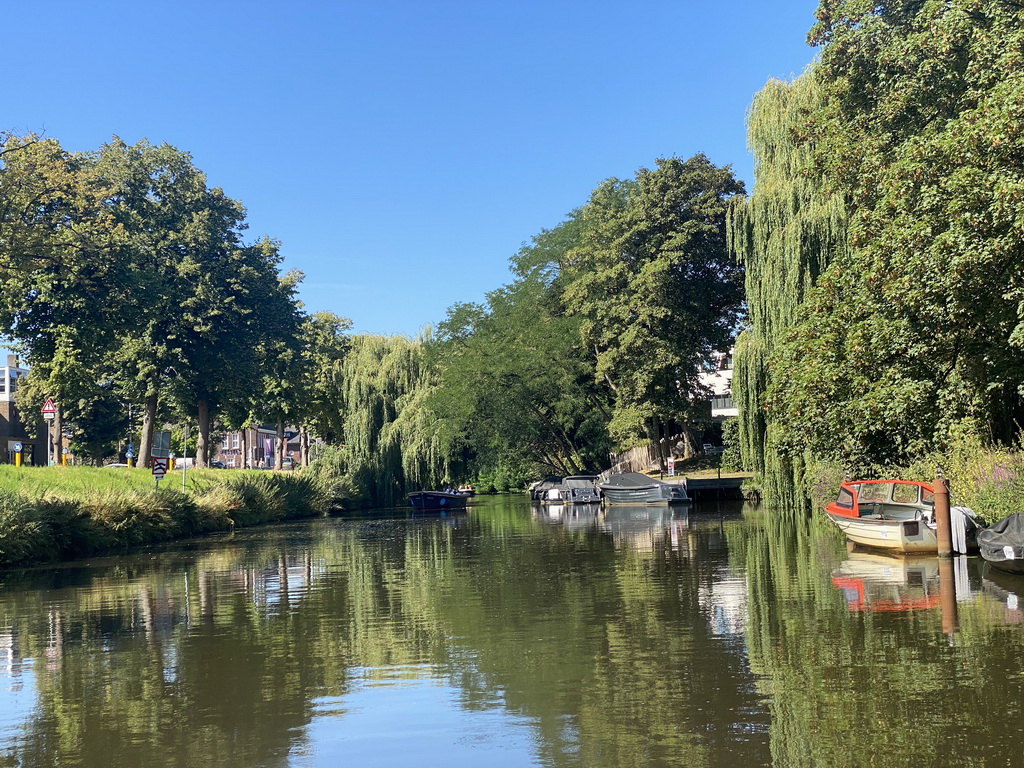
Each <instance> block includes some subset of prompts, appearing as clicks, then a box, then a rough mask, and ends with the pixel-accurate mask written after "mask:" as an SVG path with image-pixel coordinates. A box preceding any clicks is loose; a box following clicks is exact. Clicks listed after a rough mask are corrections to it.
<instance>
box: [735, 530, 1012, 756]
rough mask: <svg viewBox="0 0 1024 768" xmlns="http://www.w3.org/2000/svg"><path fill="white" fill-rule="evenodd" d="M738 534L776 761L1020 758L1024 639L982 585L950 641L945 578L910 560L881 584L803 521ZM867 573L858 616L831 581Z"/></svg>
mask: <svg viewBox="0 0 1024 768" xmlns="http://www.w3.org/2000/svg"><path fill="white" fill-rule="evenodd" d="M733 534H734V536H733V539H732V541H731V545H732V552H733V556H734V557H739V558H742V559H743V560H744V561H745V564H746V569H747V572H748V574H749V583H750V585H751V594H750V600H749V631H748V639H747V644H748V647H749V649H750V658H751V664H752V666H753V669H754V671H755V672H757V673H758V674H759V675H760V676H762V677H763V683H762V687H763V690H764V691H765V693H767V694H770V696H771V698H770V702H771V716H772V728H771V749H772V762H773V764H775V765H780V766H783V765H784V766H794V767H797V768H798V767H799V766H808V767H810V766H814V767H815V768H821V767H827V766H851V765H879V766H887V767H892V766H911V765H915V766H916V765H952V764H969V765H1005V764H1009V763H1007V759H1008V756H1011V755H1017V754H1019V751H1020V750H1019V738H1020V733H1019V730H1017V729H1016V727H1008V718H1007V714H1006V713H1007V709H1009V710H1010V711H1011V713H1015V712H1016V710H1017V709H1018V707H1019V703H1020V702H1021V701H1022V694H1024V690H1022V677H1021V674H1020V673H1021V671H1022V670H1021V662H1020V659H1021V651H1022V645H1024V639H1022V637H1021V635H1020V634H1019V632H1015V631H1010V632H1008V631H1007V629H1006V627H1005V626H1003V623H1002V622H1000V621H993V620H992V619H993V618H994V617H995V616H997V614H998V613H999V611H998V610H994V609H993V605H992V600H991V599H989V598H988V597H987V596H985V595H977V594H973V590H974V586H972V593H971V594H960V595H959V596H958V598H959V600H960V603H959V605H958V607H959V628H958V631H957V632H956V634H954V635H949V634H945V633H944V632H943V616H942V611H941V609H940V608H939V607H938V604H937V602H936V601H935V600H934V599H932V598H933V597H934V596H935V589H936V587H937V573H936V574H935V575H933V574H931V572H930V571H928V569H925V570H924V571H922V572H920V573H918V570H919V569H918V568H916V567H915V566H913V565H907V564H904V563H899V564H894V565H893V568H892V569H891V570H890V571H889V572H887V573H886V575H885V576H884V578H883V577H881V576H879V575H877V574H876V575H874V576H871V575H870V574H868V573H866V572H865V571H864V570H863V564H862V563H861V564H859V565H855V564H852V563H851V561H855V560H856V558H849V557H848V556H847V553H846V552H845V549H844V548H843V543H842V541H841V540H840V539H838V538H837V537H836V536H835V535H834V532H833V531H832V530H831V529H829V528H823V527H822V526H821V524H820V520H819V519H816V518H812V519H808V518H806V517H804V516H803V515H798V516H795V517H794V516H785V515H780V514H775V515H771V516H765V517H764V519H763V525H760V526H744V527H742V528H737V529H735V531H733ZM857 567H859V568H860V569H861V570H859V571H858V573H859V574H860V576H862V577H864V578H865V579H866V580H867V585H866V589H865V591H864V601H863V602H862V603H861V604H857V605H851V603H850V602H849V597H850V595H849V590H848V589H846V588H844V585H843V584H839V585H837V584H836V583H834V581H833V578H832V576H833V574H849V573H851V572H853V571H854V570H855V568H857ZM965 567H966V566H965ZM936 572H937V569H936ZM898 573H903V574H904V575H905V576H906V578H905V579H903V580H902V581H900V580H899V579H898V578H897V574H898ZM933 576H935V578H933ZM972 584H974V585H976V584H977V579H973V580H972ZM845 586H849V585H845ZM1013 716H1014V715H1012V714H1011V715H1010V719H1009V722H1011V723H1012V722H1013V720H1012V717H1013Z"/></svg>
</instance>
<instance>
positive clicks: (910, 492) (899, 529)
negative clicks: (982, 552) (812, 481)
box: [825, 480, 978, 554]
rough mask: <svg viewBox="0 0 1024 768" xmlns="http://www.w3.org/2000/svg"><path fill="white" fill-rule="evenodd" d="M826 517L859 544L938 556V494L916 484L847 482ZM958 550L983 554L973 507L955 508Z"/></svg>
mask: <svg viewBox="0 0 1024 768" xmlns="http://www.w3.org/2000/svg"><path fill="white" fill-rule="evenodd" d="M825 514H827V515H828V516H829V519H830V520H831V521H832V522H833V523H835V524H836V525H837V526H839V529H840V530H841V531H842V532H843V533H844V534H846V538H847V539H849V540H850V541H852V542H853V543H855V544H859V545H861V546H864V547H873V548H875V549H884V550H888V551H890V552H900V553H903V554H913V553H934V552H938V548H939V545H938V539H937V538H936V535H935V492H934V490H933V489H932V486H930V485H928V484H927V483H922V482H918V481H916V480H847V481H846V482H844V483H843V484H842V485H840V486H839V494H838V496H837V497H836V500H835V501H833V502H832V503H831V504H828V505H827V506H826V507H825ZM950 517H951V522H952V528H953V548H954V550H956V551H957V552H960V553H966V552H967V550H968V549H972V550H973V549H977V541H976V534H977V531H978V525H977V523H976V522H975V518H974V513H973V512H971V510H970V509H968V508H967V507H952V508H951V509H950Z"/></svg>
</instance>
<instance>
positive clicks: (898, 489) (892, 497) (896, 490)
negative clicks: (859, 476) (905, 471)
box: [840, 482, 935, 506]
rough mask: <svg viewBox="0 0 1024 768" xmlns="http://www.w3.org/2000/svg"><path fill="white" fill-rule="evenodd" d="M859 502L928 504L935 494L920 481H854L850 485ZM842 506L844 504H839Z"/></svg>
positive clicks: (931, 501)
mask: <svg viewBox="0 0 1024 768" xmlns="http://www.w3.org/2000/svg"><path fill="white" fill-rule="evenodd" d="M851 487H852V488H853V490H854V491H856V493H857V502H858V503H859V504H913V505H915V506H916V505H920V504H928V505H932V504H934V503H935V494H934V493H933V492H932V490H931V489H930V488H928V487H927V486H924V485H921V484H920V483H909V482H907V483H896V482H884V483H856V484H854V485H852V486H851ZM840 506H844V505H840Z"/></svg>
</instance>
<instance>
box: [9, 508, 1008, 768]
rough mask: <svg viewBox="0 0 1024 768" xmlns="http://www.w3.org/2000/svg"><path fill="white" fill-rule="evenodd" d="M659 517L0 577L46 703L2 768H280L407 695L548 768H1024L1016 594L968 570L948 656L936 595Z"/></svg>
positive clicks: (723, 527) (420, 522) (468, 530)
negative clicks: (461, 712)
mask: <svg viewBox="0 0 1024 768" xmlns="http://www.w3.org/2000/svg"><path fill="white" fill-rule="evenodd" d="M602 514H603V513H602ZM646 519H647V521H648V523H649V524H647V525H645V524H642V522H643V521H642V520H640V518H639V517H633V518H630V520H629V521H628V525H624V526H620V527H616V526H614V525H610V524H606V523H608V521H607V520H606V519H605V520H601V519H599V516H598V514H596V513H595V514H594V516H593V518H590V517H587V516H586V515H585V516H584V517H583V518H582V519H580V518H579V517H576V518H573V517H572V515H566V514H565V513H563V516H562V523H561V524H559V525H553V524H550V522H542V521H541V520H539V519H537V518H534V517H532V516H531V515H530V514H529V513H528V512H526V511H525V510H524V509H523V508H522V507H520V506H518V505H516V504H511V503H510V504H508V505H505V506H501V505H492V506H490V507H488V508H487V509H486V511H485V512H473V513H471V514H469V515H465V516H461V517H456V518H449V519H444V520H441V519H432V518H424V519H416V520H409V521H399V522H396V521H386V520H384V521H374V520H367V521H363V522H359V523H351V522H349V523H345V522H339V521H324V522H320V523H317V524H313V525H299V526H291V527H280V528H273V529H267V530H264V531H258V532H257V531H250V532H244V533H242V534H240V535H238V536H236V537H234V538H231V539H223V538H218V539H211V540H209V541H206V542H200V543H198V544H195V545H194V549H192V550H176V549H167V550H162V551H155V552H151V553H147V554H144V555H139V556H134V557H122V558H111V559H109V560H97V561H93V562H92V563H91V564H90V565H89V566H88V567H84V566H78V567H76V566H74V565H62V566H58V567H56V568H40V569H36V570H34V571H31V572H28V573H26V574H24V575H23V576H21V577H17V578H16V577H14V576H10V575H8V576H7V577H5V578H6V581H5V583H4V584H2V585H0V662H2V663H3V667H2V669H0V675H7V677H8V678H10V679H12V680H15V681H17V679H18V678H19V676H20V678H21V679H24V680H31V682H32V685H34V687H35V690H36V695H37V701H36V706H35V708H34V710H33V712H32V713H31V716H30V717H28V719H27V720H26V728H25V731H24V733H23V736H22V738H20V740H19V741H18V743H17V744H14V745H5V748H6V750H7V751H6V752H3V751H0V765H3V766H16V765H17V766H44V767H45V766H56V765H66V764H77V765H83V766H89V765H113V766H116V765H143V764H145V765H153V766H161V765H192V764H203V765H206V764H215V765H222V766H229V767H230V766H236V765H237V766H250V765H284V764H287V763H288V756H289V754H290V753H291V752H292V751H293V750H295V749H296V748H299V747H301V746H302V745H303V742H304V739H305V738H306V733H307V729H308V726H309V724H310V723H311V722H313V720H314V719H315V718H317V717H318V707H319V706H320V703H322V702H323V701H332V702H338V708H337V709H340V710H342V711H343V709H344V706H345V697H346V695H347V694H349V693H351V692H352V691H354V690H356V689H357V688H358V687H359V686H360V685H363V684H364V683H365V680H366V678H367V676H370V677H372V676H374V675H381V676H385V677H386V676H388V675H394V674H399V673H398V672H396V670H409V672H408V673H409V674H424V673H423V672H422V670H429V674H431V675H432V676H434V677H435V678H437V679H439V680H442V681H444V682H446V683H447V684H449V685H451V686H452V687H454V688H455V689H457V690H458V691H459V695H460V704H461V706H463V707H464V708H466V709H469V710H488V709H491V708H496V707H500V708H503V709H505V710H508V711H509V712H512V713H514V714H516V715H519V716H521V717H523V718H526V719H527V721H528V722H530V723H531V724H532V726H533V728H534V730H535V733H536V737H537V738H536V744H537V747H536V749H537V756H536V760H537V762H538V763H541V764H544V765H549V766H557V767H559V768H561V767H562V766H591V765H602V766H605V765H607V766H659V765H664V766H670V765H683V764H685V765H688V766H698V767H699V766H717V765H765V764H768V763H773V764H775V765H778V766H787V768H788V767H789V766H796V767H799V766H816V767H817V766H826V767H827V766H843V765H869V764H871V765H882V766H902V765H910V764H911V763H914V764H936V765H941V764H948V763H949V761H950V760H952V759H954V756H955V759H956V760H959V761H962V762H964V763H967V764H974V765H994V764H1005V763H1006V756H1007V755H1015V754H1017V752H1018V750H1017V747H1016V742H1017V738H1018V735H1017V733H1016V731H1015V730H1014V728H1013V727H1008V726H1007V724H1006V720H1005V717H1006V715H1005V714H1004V713H1005V712H1007V711H1008V712H1009V713H1010V716H1011V717H1012V716H1013V715H1015V713H1016V709H1017V707H1018V706H1019V702H1020V701H1021V700H1022V694H1024V691H1022V690H1021V686H1022V680H1024V675H1022V674H1021V672H1022V670H1021V661H1020V659H1021V658H1022V653H1021V651H1022V650H1024V648H1022V644H1024V641H1022V637H1021V635H1020V627H1019V625H1018V624H1017V623H1014V622H1020V616H1021V611H1020V607H1019V606H1020V603H1019V602H1018V601H1024V588H1022V585H1021V584H1020V583H1018V582H1017V581H1014V580H1012V579H1011V580H1010V581H1009V582H1007V581H1006V580H1005V579H1002V580H1000V579H999V578H998V577H996V576H994V575H992V574H988V575H987V576H986V575H985V574H981V573H979V572H977V570H976V569H974V570H972V571H971V574H970V576H971V579H970V581H971V588H972V590H973V592H972V594H970V595H965V594H961V596H960V597H961V602H960V604H959V611H958V617H959V627H958V630H957V632H956V634H955V635H953V636H947V635H946V634H944V632H943V623H942V615H941V611H940V610H939V609H938V608H936V607H934V605H933V604H932V603H933V602H934V601H933V600H932V597H933V596H934V590H935V579H934V574H932V573H931V570H929V569H928V568H927V567H925V568H924V570H922V571H921V573H920V574H919V575H915V574H916V571H915V570H914V569H915V567H916V566H912V565H907V564H906V563H900V564H898V567H896V566H894V567H893V568H892V569H887V570H886V575H885V576H884V578H883V577H879V576H877V575H874V576H872V574H871V572H870V568H866V566H865V565H864V563H863V562H861V561H858V560H857V559H856V558H850V557H849V556H848V555H847V553H846V551H845V549H844V547H843V544H842V541H841V540H839V539H837V537H836V536H835V535H834V532H833V531H832V530H831V529H829V528H825V527H822V526H820V525H819V524H818V521H817V520H815V519H807V518H804V517H802V516H798V517H787V516H783V515H778V514H772V515H764V514H762V513H758V512H755V511H750V510H748V511H747V512H745V513H744V514H743V516H739V515H738V514H736V513H733V512H727V511H723V510H717V509H710V510H708V509H695V510H691V511H689V512H688V513H685V514H680V513H674V514H672V515H668V516H665V515H662V516H658V515H651V516H648V517H647V518H646ZM858 569H859V570H858ZM837 574H838V575H839V576H843V577H846V576H851V575H852V576H856V577H857V578H863V579H864V580H865V582H864V589H863V595H864V600H865V603H864V604H865V606H866V605H868V604H869V603H870V602H871V601H872V600H879V601H882V602H881V603H876V607H878V606H881V605H882V603H884V607H885V609H884V610H883V609H879V610H869V609H867V608H863V609H860V608H858V609H857V610H851V608H852V607H853V606H851V603H850V601H849V597H850V595H849V593H848V591H844V588H843V586H842V584H837V583H836V581H835V579H836V578H837ZM900 574H903V575H902V577H901V575H900ZM901 579H902V580H901ZM974 593H977V594H974ZM922 600H924V602H921V601H922Z"/></svg>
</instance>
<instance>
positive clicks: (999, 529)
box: [978, 512, 1024, 570]
mask: <svg viewBox="0 0 1024 768" xmlns="http://www.w3.org/2000/svg"><path fill="white" fill-rule="evenodd" d="M978 548H979V550H980V551H981V556H982V557H983V558H985V559H986V560H988V561H989V562H990V563H992V564H993V565H996V566H999V565H1010V564H1014V565H1015V567H1014V568H1013V570H1017V569H1024V515H1022V514H1021V513H1020V512H1014V513H1013V514H1012V515H1010V516H1009V517H1004V518H1003V519H1002V520H1000V521H999V522H998V523H995V524H994V525H992V526H990V527H988V528H985V529H983V530H981V531H978ZM1018 561H1019V563H1018Z"/></svg>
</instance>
